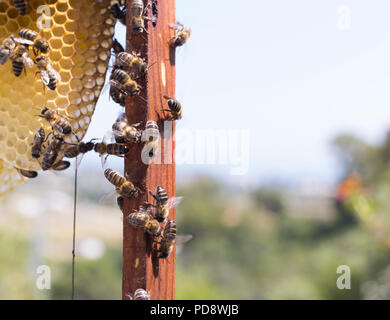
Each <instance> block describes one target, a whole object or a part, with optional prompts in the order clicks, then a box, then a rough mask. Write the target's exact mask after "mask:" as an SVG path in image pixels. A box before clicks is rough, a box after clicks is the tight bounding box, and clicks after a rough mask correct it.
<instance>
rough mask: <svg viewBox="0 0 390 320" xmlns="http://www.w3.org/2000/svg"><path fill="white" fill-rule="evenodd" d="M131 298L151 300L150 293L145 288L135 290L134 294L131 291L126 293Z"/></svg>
mask: <svg viewBox="0 0 390 320" xmlns="http://www.w3.org/2000/svg"><path fill="white" fill-rule="evenodd" d="M126 296H127V297H128V298H129V300H150V294H149V293H147V292H146V290H144V289H137V290H135V292H134V296H133V295H132V294H131V293H128V294H127V295H126Z"/></svg>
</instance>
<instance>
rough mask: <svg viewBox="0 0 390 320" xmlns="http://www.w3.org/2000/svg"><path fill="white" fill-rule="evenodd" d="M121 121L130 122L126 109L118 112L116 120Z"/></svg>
mask: <svg viewBox="0 0 390 320" xmlns="http://www.w3.org/2000/svg"><path fill="white" fill-rule="evenodd" d="M120 121H123V122H126V123H128V121H127V117H126V113H125V112H124V111H120V112H119V113H118V118H116V122H120Z"/></svg>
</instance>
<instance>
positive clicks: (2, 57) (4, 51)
mask: <svg viewBox="0 0 390 320" xmlns="http://www.w3.org/2000/svg"><path fill="white" fill-rule="evenodd" d="M15 49H16V42H15V39H14V37H13V36H10V37H8V38H5V39H4V40H3V42H2V43H1V46H0V65H3V64H5V63H6V62H7V60H8V59H9V58H12V57H13V56H14V55H15V52H16V50H15Z"/></svg>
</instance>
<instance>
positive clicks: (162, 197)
mask: <svg viewBox="0 0 390 320" xmlns="http://www.w3.org/2000/svg"><path fill="white" fill-rule="evenodd" d="M156 196H157V199H158V202H160V204H165V203H167V201H168V193H167V192H166V191H165V189H164V188H163V187H160V186H158V187H157V192H156Z"/></svg>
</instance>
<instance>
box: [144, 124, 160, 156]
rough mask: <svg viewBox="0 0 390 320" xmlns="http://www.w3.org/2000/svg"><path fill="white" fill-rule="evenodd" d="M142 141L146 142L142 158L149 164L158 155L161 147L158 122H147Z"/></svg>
mask: <svg viewBox="0 0 390 320" xmlns="http://www.w3.org/2000/svg"><path fill="white" fill-rule="evenodd" d="M141 140H142V141H145V146H144V147H143V149H142V153H141V158H142V161H143V162H144V163H146V164H149V163H150V161H151V160H153V159H154V158H155V157H156V156H157V154H158V149H159V146H160V130H159V128H158V125H157V122H156V121H154V120H148V121H147V122H146V126H145V130H144V131H143V132H142V137H141Z"/></svg>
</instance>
